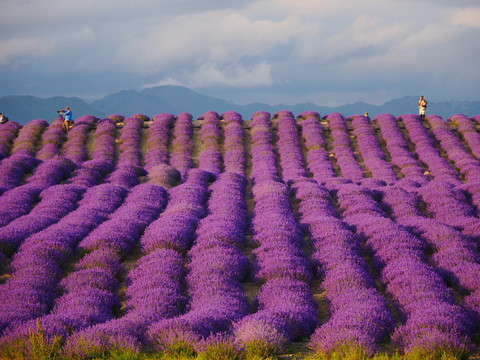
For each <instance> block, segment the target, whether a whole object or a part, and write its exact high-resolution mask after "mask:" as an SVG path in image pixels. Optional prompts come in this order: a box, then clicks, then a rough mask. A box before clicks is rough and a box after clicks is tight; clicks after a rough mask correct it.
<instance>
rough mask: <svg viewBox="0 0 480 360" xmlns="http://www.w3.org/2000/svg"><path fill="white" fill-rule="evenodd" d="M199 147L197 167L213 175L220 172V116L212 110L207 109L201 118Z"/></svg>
mask: <svg viewBox="0 0 480 360" xmlns="http://www.w3.org/2000/svg"><path fill="white" fill-rule="evenodd" d="M201 120H202V121H201V125H202V127H201V130H200V141H201V144H202V145H201V149H200V155H199V156H198V168H199V169H200V170H204V171H208V172H211V173H212V174H214V175H215V176H218V175H220V173H221V172H222V154H221V153H220V136H221V132H220V118H219V116H218V114H217V113H216V112H214V111H207V112H206V113H205V114H203V116H202V118H201Z"/></svg>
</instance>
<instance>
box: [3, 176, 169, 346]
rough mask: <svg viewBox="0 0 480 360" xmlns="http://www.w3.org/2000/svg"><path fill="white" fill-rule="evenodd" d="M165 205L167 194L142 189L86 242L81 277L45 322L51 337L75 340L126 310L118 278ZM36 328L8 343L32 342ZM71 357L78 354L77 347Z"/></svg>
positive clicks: (19, 330)
mask: <svg viewBox="0 0 480 360" xmlns="http://www.w3.org/2000/svg"><path fill="white" fill-rule="evenodd" d="M165 204H166V191H165V190H164V189H163V188H161V187H159V186H156V185H152V184H142V185H138V186H136V187H134V188H133V189H132V190H131V191H130V193H129V194H128V196H127V197H126V199H125V201H124V202H123V204H122V206H120V207H119V208H118V209H117V210H116V211H115V212H113V213H112V214H111V215H110V216H109V219H108V220H107V221H105V222H103V223H102V224H101V225H100V226H99V227H97V228H96V229H94V230H93V231H92V232H90V234H88V236H87V237H85V238H84V239H83V240H82V241H81V242H80V244H79V246H80V248H81V249H83V250H85V251H87V252H88V253H87V254H86V255H85V256H84V257H83V258H82V259H81V260H80V261H79V262H78V263H77V264H76V267H75V271H73V272H71V273H70V274H69V275H68V276H67V277H65V278H63V280H62V281H61V283H60V287H61V288H62V289H63V295H62V296H61V297H59V298H57V299H56V300H55V303H54V306H53V309H52V311H51V312H50V314H48V315H45V316H42V317H40V318H39V321H40V324H41V326H42V327H44V332H43V335H44V336H45V337H47V338H49V339H51V338H53V337H54V336H57V337H58V336H61V337H62V341H65V339H67V338H68V335H69V334H71V333H72V332H73V333H74V334H75V332H78V331H80V330H82V329H84V328H87V327H89V326H92V325H95V324H98V323H103V322H105V321H108V320H112V319H113V312H114V310H116V309H118V308H119V305H120V302H119V298H118V296H117V295H116V291H117V289H118V286H119V282H118V278H119V276H120V275H121V274H122V273H123V270H124V269H123V266H122V263H121V262H120V258H121V257H124V256H126V255H127V254H128V253H129V252H130V251H131V249H132V247H133V246H134V245H135V244H136V242H137V241H138V239H139V238H140V234H141V233H142V232H143V230H144V229H145V227H146V226H147V225H148V224H149V223H150V222H151V221H153V220H154V219H156V218H157V217H158V215H159V213H160V212H161V210H162V209H163V208H164V207H165ZM34 325H35V320H33V321H29V322H26V323H24V324H22V325H20V326H18V327H16V328H15V329H14V330H12V331H10V333H9V335H8V339H10V340H11V339H13V338H17V339H18V338H20V339H22V340H23V341H27V336H28V332H29V328H33V327H34ZM73 336H74V337H75V335H73ZM75 344H76V343H75ZM76 350H78V349H76ZM70 351H73V344H72V347H71V349H70Z"/></svg>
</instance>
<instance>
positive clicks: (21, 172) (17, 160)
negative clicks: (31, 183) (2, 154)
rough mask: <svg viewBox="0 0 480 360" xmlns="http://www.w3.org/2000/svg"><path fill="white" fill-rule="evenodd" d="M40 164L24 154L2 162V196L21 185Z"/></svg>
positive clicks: (0, 170) (0, 186)
mask: <svg viewBox="0 0 480 360" xmlns="http://www.w3.org/2000/svg"><path fill="white" fill-rule="evenodd" d="M7 124H8V123H7ZM39 162H40V161H39V160H38V159H35V158H34V157H33V156H31V155H29V154H26V153H24V152H18V153H16V154H13V155H12V156H10V157H8V158H5V159H3V160H2V161H1V162H0V194H2V193H4V192H5V191H7V190H9V189H13V188H14V187H17V186H19V185H21V183H22V179H23V178H24V176H25V174H27V173H30V172H32V170H33V169H34V168H35V166H37V165H38V164H39Z"/></svg>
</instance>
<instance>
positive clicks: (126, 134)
mask: <svg viewBox="0 0 480 360" xmlns="http://www.w3.org/2000/svg"><path fill="white" fill-rule="evenodd" d="M146 119H148V118H147V117H146V116H145V115H142V114H136V115H133V116H131V117H129V118H127V119H125V120H123V128H122V132H121V134H120V137H119V142H120V146H119V151H120V154H119V156H118V162H117V165H116V168H115V170H114V171H113V172H112V173H111V174H110V175H109V176H108V177H107V178H106V181H107V182H110V183H112V184H117V185H120V186H124V187H126V188H132V187H134V186H135V185H138V184H139V183H140V180H139V178H138V177H139V176H143V175H146V172H145V169H144V168H143V167H142V166H141V163H142V151H141V149H140V139H141V136H142V125H143V123H144V121H145V120H146Z"/></svg>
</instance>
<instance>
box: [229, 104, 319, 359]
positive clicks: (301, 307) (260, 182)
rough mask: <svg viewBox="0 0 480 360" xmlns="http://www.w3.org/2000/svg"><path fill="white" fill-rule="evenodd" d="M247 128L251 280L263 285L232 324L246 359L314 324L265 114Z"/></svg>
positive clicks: (304, 266)
mask: <svg viewBox="0 0 480 360" xmlns="http://www.w3.org/2000/svg"><path fill="white" fill-rule="evenodd" d="M250 127H251V134H252V150H251V156H252V178H253V182H254V183H253V187H252V193H253V199H254V203H255V206H254V213H253V219H252V231H253V238H252V241H253V242H254V243H255V244H256V245H257V248H256V249H255V250H254V251H253V254H254V255H255V259H256V261H255V263H254V267H255V272H254V278H255V280H256V281H259V282H262V283H263V284H262V286H261V288H260V290H259V293H258V295H257V297H256V304H257V307H258V309H257V311H256V312H255V313H253V314H251V315H248V316H246V317H245V318H243V319H242V320H241V321H239V322H237V323H235V324H234V332H235V335H236V337H237V339H238V340H239V341H240V342H241V343H243V344H244V345H245V348H246V350H247V352H248V353H250V354H251V355H252V356H255V355H261V356H272V355H274V354H276V353H281V352H282V351H284V349H285V347H286V346H287V345H288V343H289V342H290V341H292V340H293V339H295V338H302V337H306V336H309V335H310V334H311V333H312V331H313V330H314V329H315V327H316V326H317V321H318V319H317V310H316V306H315V302H314V301H313V295H312V293H311V291H310V287H309V285H308V284H309V282H310V281H311V280H312V278H313V274H312V269H311V265H310V263H309V262H308V261H307V259H306V257H305V254H304V252H303V249H302V246H303V237H302V231H301V229H300V226H299V224H298V222H297V221H296V220H295V216H294V215H293V212H292V209H291V205H290V201H289V198H288V188H287V187H286V186H285V184H283V183H282V182H281V181H280V179H279V178H278V173H277V168H276V157H275V151H274V147H273V145H272V140H273V134H272V130H271V123H270V116H269V114H268V113H265V112H258V113H256V114H255V115H254V117H253V120H252V122H251V123H250Z"/></svg>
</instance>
